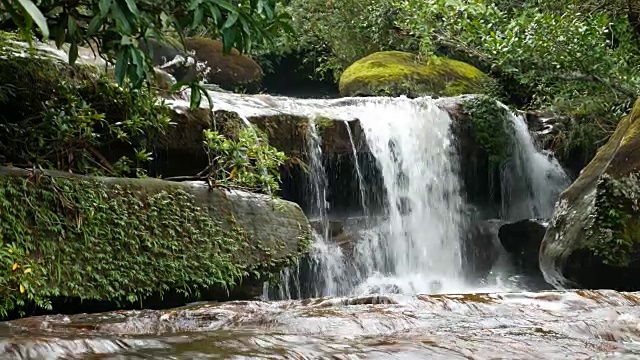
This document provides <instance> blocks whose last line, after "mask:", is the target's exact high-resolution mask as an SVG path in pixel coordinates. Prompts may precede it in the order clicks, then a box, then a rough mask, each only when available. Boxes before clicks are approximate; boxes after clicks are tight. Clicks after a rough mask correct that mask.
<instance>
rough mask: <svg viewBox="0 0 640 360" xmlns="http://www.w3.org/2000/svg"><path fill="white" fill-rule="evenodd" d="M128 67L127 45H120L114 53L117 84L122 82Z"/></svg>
mask: <svg viewBox="0 0 640 360" xmlns="http://www.w3.org/2000/svg"><path fill="white" fill-rule="evenodd" d="M128 67H129V47H127V46H124V47H122V48H121V49H120V50H119V51H118V53H117V54H116V81H117V82H118V85H120V86H122V85H123V84H124V78H125V75H126V73H127V69H128Z"/></svg>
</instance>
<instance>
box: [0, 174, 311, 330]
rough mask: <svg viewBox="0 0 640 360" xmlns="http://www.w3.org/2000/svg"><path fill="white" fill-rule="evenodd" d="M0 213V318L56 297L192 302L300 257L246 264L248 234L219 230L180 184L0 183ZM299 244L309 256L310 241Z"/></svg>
mask: <svg viewBox="0 0 640 360" xmlns="http://www.w3.org/2000/svg"><path fill="white" fill-rule="evenodd" d="M0 210H1V211H0V296H1V298H2V299H3V300H2V302H0V317H5V316H6V315H7V313H8V312H10V311H12V310H16V309H18V310H22V309H24V306H25V305H26V304H31V303H34V304H35V305H37V306H38V307H42V308H45V309H50V308H51V302H50V299H52V298H57V297H63V298H80V299H86V300H100V301H110V302H116V303H121V302H124V301H129V302H131V303H136V302H141V301H143V300H144V299H146V298H148V297H149V296H151V295H162V294H163V293H166V292H168V291H169V290H171V291H178V292H179V293H183V294H184V295H186V296H196V297H197V296H198V294H199V293H200V292H201V291H203V290H205V289H208V288H218V289H220V288H228V287H231V286H234V285H236V284H238V282H239V281H240V280H241V279H242V278H244V277H247V276H249V275H250V274H254V276H257V277H258V278H260V277H262V276H265V275H268V274H266V273H265V272H266V271H274V270H275V271H277V270H279V269H280V268H281V267H284V266H287V265H288V264H289V263H290V262H292V261H293V260H294V259H295V257H296V256H299V253H293V254H291V255H290V256H288V257H283V258H282V259H280V260H274V259H273V258H272V257H271V256H270V254H274V251H281V248H279V247H278V248H277V249H270V252H269V253H265V254H264V256H263V258H262V259H260V261H259V262H258V263H254V264H251V265H249V264H248V262H247V258H246V254H248V253H249V252H250V251H252V249H251V246H253V245H252V242H251V238H250V237H249V235H248V234H246V233H245V232H244V231H242V229H240V228H239V227H237V226H232V227H231V228H229V229H227V228H226V227H223V226H222V225H221V224H220V223H218V222H217V221H216V220H214V219H213V218H211V217H210V216H209V215H208V213H207V212H206V211H205V210H203V209H201V208H199V207H197V206H196V205H195V202H194V198H193V196H192V195H190V194H188V193H186V192H185V191H184V190H182V189H180V187H178V186H176V187H175V188H163V189H162V190H157V191H153V190H151V191H149V190H148V189H147V190H144V189H141V188H139V187H138V188H136V187H134V186H133V185H131V186H121V185H115V184H112V185H108V184H106V183H105V182H100V181H93V180H79V179H74V180H72V179H65V178H52V177H49V176H47V175H42V174H40V173H38V174H32V176H31V177H30V178H18V177H4V178H0ZM230 221H232V220H230ZM231 224H233V222H231ZM302 234H303V237H304V236H307V237H308V236H309V234H308V233H305V232H304V231H303V233H302ZM299 245H300V248H299V251H300V253H301V252H303V251H307V250H308V246H309V241H308V240H305V239H301V242H300V243H299ZM276 247H277V246H276Z"/></svg>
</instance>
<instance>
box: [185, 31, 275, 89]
mask: <svg viewBox="0 0 640 360" xmlns="http://www.w3.org/2000/svg"><path fill="white" fill-rule="evenodd" d="M185 46H186V48H187V50H190V51H195V55H196V58H197V59H198V60H199V61H206V63H207V66H208V67H209V68H210V69H211V70H210V71H209V73H208V74H207V76H206V80H207V82H208V83H210V84H218V85H220V87H222V88H223V89H227V90H240V89H244V90H246V91H249V92H256V91H258V89H259V87H260V81H261V80H262V76H263V73H262V69H261V68H260V65H258V64H257V63H256V62H255V61H253V59H251V58H249V57H248V56H245V55H241V54H240V53H239V52H238V50H236V49H232V50H231V53H230V54H227V55H224V54H223V52H222V42H221V41H219V40H211V39H206V38H189V39H186V40H185Z"/></svg>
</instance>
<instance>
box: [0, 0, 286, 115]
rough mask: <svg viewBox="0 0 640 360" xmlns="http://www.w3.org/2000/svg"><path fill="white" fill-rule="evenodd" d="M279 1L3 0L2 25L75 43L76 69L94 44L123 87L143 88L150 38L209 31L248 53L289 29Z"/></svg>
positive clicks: (72, 52)
mask: <svg viewBox="0 0 640 360" xmlns="http://www.w3.org/2000/svg"><path fill="white" fill-rule="evenodd" d="M278 2H279V0H257V1H240V2H238V1H233V0H192V1H181V0H169V1H161V2H158V1H154V0H136V1H134V0H80V1H76V2H74V4H73V6H69V4H67V2H66V1H63V0H35V1H32V0H3V1H1V2H0V25H3V26H2V28H4V29H6V28H10V27H11V26H14V27H15V28H17V29H19V30H20V32H21V33H22V34H23V37H24V38H25V39H27V40H29V41H31V34H32V33H33V25H34V23H35V24H36V25H37V27H38V28H39V29H40V32H41V34H42V37H44V38H52V39H54V40H55V43H56V45H57V46H58V48H60V47H61V46H62V45H63V44H64V43H65V42H68V43H70V50H69V62H70V64H72V65H73V64H74V63H75V61H76V60H77V58H78V47H79V46H82V45H92V46H93V48H95V49H97V51H98V52H99V54H100V55H102V56H103V57H104V58H105V59H106V60H108V61H109V62H111V63H115V77H116V80H117V82H118V84H119V85H124V84H127V85H129V86H131V87H133V88H140V87H141V86H142V85H143V84H144V83H145V82H150V81H151V80H152V79H153V70H152V63H151V61H150V58H149V57H148V56H147V54H145V53H144V51H142V49H141V48H140V46H139V45H140V44H145V45H147V46H146V48H149V46H148V45H149V43H148V42H149V40H158V41H160V42H166V41H167V39H168V38H169V37H172V38H175V39H180V40H183V39H184V37H185V36H186V35H189V34H193V33H195V32H200V33H202V32H204V33H206V34H207V35H208V36H209V37H215V38H220V39H221V40H222V43H223V48H224V52H225V53H229V52H230V51H231V49H232V48H233V47H235V48H237V49H238V50H240V51H247V50H249V49H251V47H252V44H253V43H254V42H256V41H258V42H259V41H265V42H273V36H274V34H275V33H276V32H278V31H279V29H281V28H283V26H284V28H285V29H288V27H287V26H286V25H287V24H288V21H289V16H288V14H286V13H282V12H279V11H278V10H279V9H278V6H277V5H278ZM183 45H184V44H183ZM191 87H192V90H196V91H193V92H192V96H200V95H201V93H202V88H201V87H199V86H198V84H197V82H195V81H194V82H192V83H191ZM198 100H200V99H199V98H198ZM198 103H199V101H198Z"/></svg>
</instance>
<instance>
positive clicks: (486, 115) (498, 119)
mask: <svg viewBox="0 0 640 360" xmlns="http://www.w3.org/2000/svg"><path fill="white" fill-rule="evenodd" d="M463 107H464V110H465V112H466V113H467V115H468V117H469V118H468V120H469V123H470V126H471V132H472V134H473V137H474V138H475V140H476V142H477V143H478V144H479V145H480V147H481V148H482V150H484V151H485V153H486V154H487V156H488V162H489V167H490V168H492V169H499V168H500V167H501V166H502V164H503V163H504V162H505V161H506V160H507V159H508V158H509V156H510V154H511V147H512V138H513V136H512V134H510V133H509V129H511V127H510V123H509V121H508V117H507V115H508V114H507V109H505V108H504V107H502V106H500V105H499V104H498V103H497V102H496V100H494V99H492V98H490V97H487V96H478V97H474V98H472V99H470V100H466V101H465V102H464V103H463Z"/></svg>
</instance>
